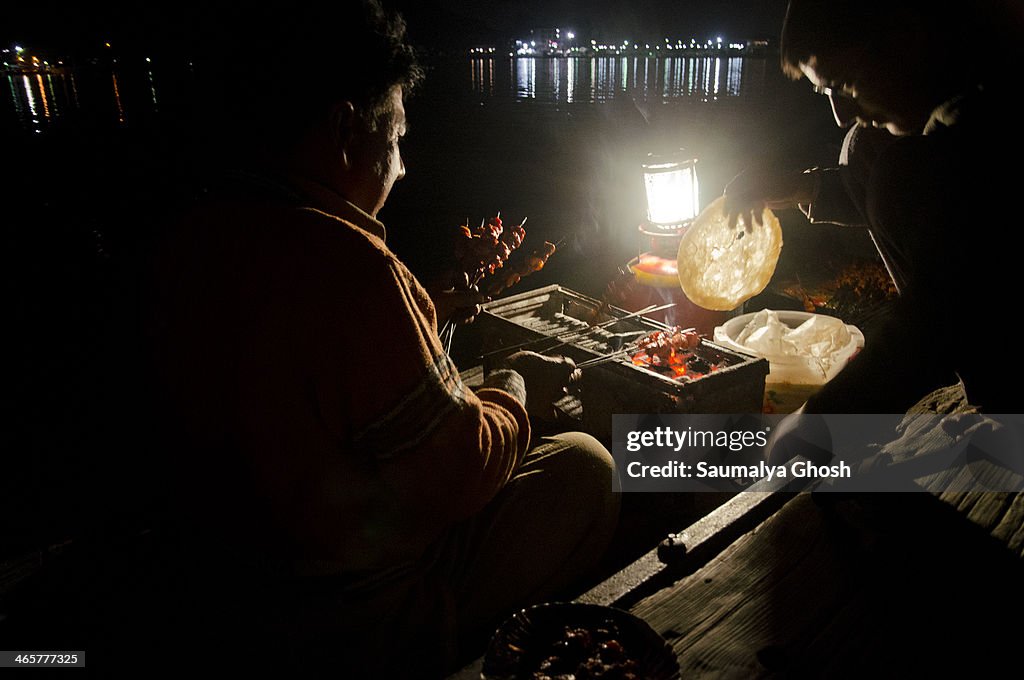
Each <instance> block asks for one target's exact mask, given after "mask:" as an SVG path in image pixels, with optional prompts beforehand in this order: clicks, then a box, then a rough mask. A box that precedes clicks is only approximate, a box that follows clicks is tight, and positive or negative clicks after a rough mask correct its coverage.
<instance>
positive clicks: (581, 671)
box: [482, 602, 679, 680]
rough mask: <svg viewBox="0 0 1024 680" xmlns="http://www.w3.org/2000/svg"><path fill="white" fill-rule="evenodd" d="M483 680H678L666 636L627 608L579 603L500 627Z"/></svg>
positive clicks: (546, 607) (531, 611)
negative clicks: (568, 679) (563, 679)
mask: <svg viewBox="0 0 1024 680" xmlns="http://www.w3.org/2000/svg"><path fill="white" fill-rule="evenodd" d="M482 677H483V678H485V680H512V679H513V678H518V679H525V680H556V679H561V678H574V680H596V679H598V678H602V679H604V680H678V678H679V662H678V661H677V659H676V654H675V652H674V651H673V650H672V647H671V646H669V644H668V642H666V641H665V639H664V638H663V637H661V636H660V635H658V634H657V633H656V632H655V631H654V629H653V628H651V627H650V625H648V624H647V623H646V622H645V621H644V620H643V619H641V618H639V617H637V616H634V615H633V614H630V613H629V612H627V611H625V610H623V609H617V608H615V607H604V606H601V605H595V604H583V603H577V602H554V603H547V604H540V605H536V606H533V607H529V608H527V609H524V610H522V611H520V612H519V613H517V614H515V615H514V616H513V617H512V618H510V619H508V620H507V621H506V622H505V623H504V624H502V625H501V626H500V627H499V628H498V630H497V632H496V633H495V634H494V637H493V638H491V643H490V645H489V647H488V649H487V653H486V655H485V656H484V661H483V675H482Z"/></svg>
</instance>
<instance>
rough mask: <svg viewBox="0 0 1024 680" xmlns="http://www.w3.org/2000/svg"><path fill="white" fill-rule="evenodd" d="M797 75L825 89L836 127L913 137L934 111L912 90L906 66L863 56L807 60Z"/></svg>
mask: <svg viewBox="0 0 1024 680" xmlns="http://www.w3.org/2000/svg"><path fill="white" fill-rule="evenodd" d="M800 69H801V70H802V71H803V72H804V75H805V76H806V77H807V79H808V80H809V81H811V83H812V84H814V85H815V86H816V87H818V88H828V90H829V91H830V94H829V99H830V100H831V102H832V113H833V114H834V115H835V118H836V123H837V124H839V125H840V126H841V127H846V126H848V125H850V124H852V123H854V122H856V123H858V124H860V125H863V126H866V127H877V128H885V129H887V130H888V131H889V132H890V133H891V134H894V135H913V134H918V133H919V132H920V131H921V130H922V129H923V128H924V125H925V123H926V122H927V121H928V117H929V115H930V114H931V111H932V108H933V105H932V104H930V103H928V102H927V100H926V99H925V97H924V96H923V93H921V92H919V91H916V90H915V78H916V76H914V75H912V72H911V71H910V69H908V68H907V64H905V63H904V64H900V63H889V64H885V63H881V60H879V59H878V58H877V57H876V56H875V55H873V54H870V53H868V52H866V51H864V50H845V51H843V52H841V53H838V54H836V55H833V56H831V57H818V56H812V57H810V59H808V60H807V62H805V63H802V64H800Z"/></svg>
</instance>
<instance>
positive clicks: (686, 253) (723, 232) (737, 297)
mask: <svg viewBox="0 0 1024 680" xmlns="http://www.w3.org/2000/svg"><path fill="white" fill-rule="evenodd" d="M724 206H725V197H724V196H723V197H721V198H718V199H717V200H715V201H714V202H713V203H712V204H711V205H709V206H708V207H707V208H705V209H704V212H702V213H701V214H700V215H699V216H698V217H697V219H696V220H695V221H694V223H693V224H692V225H691V226H690V228H689V229H687V230H686V233H685V234H683V237H682V240H681V241H680V243H679V255H678V260H677V262H678V265H679V284H680V285H681V286H682V287H683V292H684V293H686V297H688V298H689V299H690V300H691V301H692V302H693V303H694V304H696V305H699V306H701V307H703V308H704V309H710V310H715V311H728V310H731V309H736V308H737V307H738V306H740V305H741V304H742V303H744V302H746V301H747V300H749V299H750V298H752V297H754V296H755V295H757V294H758V293H760V292H761V291H762V290H764V288H765V286H767V285H768V282H769V281H770V280H771V278H772V274H774V273H775V265H776V264H777V263H778V261H779V253H780V252H782V228H781V227H780V226H779V220H778V218H777V217H775V213H773V212H772V211H771V210H768V209H767V208H765V210H764V212H763V213H762V215H761V219H762V222H763V224H762V225H760V226H758V225H756V224H755V225H754V226H753V229H752V230H751V232H750V233H747V231H746V229H745V228H744V221H743V218H742V217H741V218H740V222H739V225H738V226H736V227H732V228H730V227H729V220H728V218H727V217H726V215H725V212H724V210H723V208H724Z"/></svg>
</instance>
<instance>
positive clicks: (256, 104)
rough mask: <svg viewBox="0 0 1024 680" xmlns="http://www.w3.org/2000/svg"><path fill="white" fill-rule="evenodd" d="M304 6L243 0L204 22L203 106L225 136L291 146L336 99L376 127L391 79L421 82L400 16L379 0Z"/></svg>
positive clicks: (407, 86) (409, 84)
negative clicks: (218, 117)
mask: <svg viewBox="0 0 1024 680" xmlns="http://www.w3.org/2000/svg"><path fill="white" fill-rule="evenodd" d="M310 5H313V6H304V4H300V3H293V4H289V5H286V6H280V5H277V3H274V4H272V5H265V4H254V5H249V6H247V7H246V10H245V14H236V15H222V16H218V17H216V19H214V20H212V21H211V22H210V24H208V25H207V26H206V30H205V35H204V36H203V38H202V45H201V49H200V58H199V59H198V60H197V62H198V63H196V64H195V70H196V75H197V79H199V80H201V81H202V83H201V84H202V87H201V91H202V92H203V97H204V98H206V101H202V102H200V105H201V106H204V105H210V106H211V107H213V108H214V109H215V110H217V111H219V112H221V113H223V114H224V117H223V120H222V121H221V126H220V127H222V128H223V130H224V134H226V135H228V136H230V137H238V138H239V140H240V141H244V140H247V141H248V142H249V143H252V144H258V145H262V146H264V147H275V146H276V147H282V146H283V147H287V145H288V144H289V143H290V142H291V141H292V140H294V139H295V138H296V137H297V136H298V135H299V134H301V133H302V132H303V131H304V130H305V129H307V128H308V127H309V126H310V125H312V124H313V123H314V122H315V121H316V120H318V119H319V118H320V117H322V116H325V115H327V113H328V112H329V111H330V108H331V106H332V105H333V104H336V103H338V102H342V101H349V102H351V103H352V104H353V105H354V106H355V108H356V111H357V113H358V114H359V115H360V116H361V117H362V118H363V120H365V121H366V122H367V123H368V124H369V125H370V126H371V127H373V126H375V125H376V124H377V123H378V122H379V120H380V118H381V115H382V114H383V113H385V112H386V111H387V109H388V105H389V97H390V93H391V91H392V90H393V89H394V87H395V86H401V87H402V88H403V90H404V92H405V93H408V92H409V91H410V90H412V89H413V88H415V86H416V85H417V84H418V83H419V81H420V80H421V79H422V75H423V72H422V69H421V67H420V65H419V63H418V61H417V58H416V54H415V51H414V49H413V48H412V46H411V45H410V44H409V42H408V41H407V38H406V32H405V22H404V21H403V19H402V18H401V17H400V16H399V15H398V14H397V13H394V12H390V11H387V10H385V9H384V8H383V7H382V6H381V4H380V3H379V2H378V0H360V1H351V0H349V1H336V2H332V3H329V4H328V3H324V6H316V5H315V3H310Z"/></svg>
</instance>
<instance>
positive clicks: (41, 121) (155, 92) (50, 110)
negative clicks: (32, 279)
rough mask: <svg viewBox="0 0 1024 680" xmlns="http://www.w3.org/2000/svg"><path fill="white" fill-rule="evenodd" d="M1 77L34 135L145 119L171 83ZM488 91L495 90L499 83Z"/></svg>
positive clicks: (112, 74) (5, 98)
mask: <svg viewBox="0 0 1024 680" xmlns="http://www.w3.org/2000/svg"><path fill="white" fill-rule="evenodd" d="M487 68H488V67H487V66H486V65H485V66H484V71H483V76H482V77H486V78H488V79H489V80H490V81H491V82H493V81H494V76H493V72H489V71H488V70H487ZM490 68H491V69H493V65H491V66H490ZM0 77H2V78H3V79H5V80H6V81H7V87H6V88H4V89H5V90H6V92H0V114H3V113H9V114H13V120H15V121H18V122H19V123H20V124H21V126H22V128H23V129H25V130H26V131H29V132H31V133H34V134H37V133H42V132H45V131H46V130H47V129H48V128H50V127H53V126H55V125H58V124H60V123H61V122H62V121H65V120H67V119H69V117H70V118H74V119H76V120H78V119H83V118H85V119H89V120H96V121H103V122H107V123H114V124H124V123H126V122H127V111H128V109H131V110H132V111H133V112H137V113H133V118H134V117H145V116H146V115H148V114H159V113H160V112H161V109H162V108H165V105H166V102H165V101H164V95H165V94H166V93H165V91H164V89H162V88H164V87H166V86H165V85H164V83H163V81H162V80H160V78H161V72H160V71H158V70H157V69H154V68H147V69H146V70H145V71H140V72H139V73H138V75H136V76H132V75H131V74H129V75H125V74H124V73H122V72H121V71H118V70H108V69H104V68H98V69H90V68H84V69H79V70H78V71H72V70H71V69H67V68H52V67H51V68H50V69H49V70H46V69H39V70H36V69H24V70H19V69H11V70H8V71H7V72H6V73H0ZM158 80H160V82H159V83H158V82H157V81H158ZM486 93H487V94H489V95H491V94H493V86H492V89H491V90H488V91H486Z"/></svg>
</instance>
